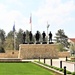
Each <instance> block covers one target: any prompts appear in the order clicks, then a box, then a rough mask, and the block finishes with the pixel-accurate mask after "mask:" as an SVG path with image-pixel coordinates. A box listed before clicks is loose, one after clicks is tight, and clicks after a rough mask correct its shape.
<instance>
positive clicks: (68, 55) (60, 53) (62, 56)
mask: <svg viewBox="0 0 75 75" xmlns="http://www.w3.org/2000/svg"><path fill="white" fill-rule="evenodd" d="M58 56H59V58H65V57H66V56H67V57H70V56H71V54H70V52H59V53H58Z"/></svg>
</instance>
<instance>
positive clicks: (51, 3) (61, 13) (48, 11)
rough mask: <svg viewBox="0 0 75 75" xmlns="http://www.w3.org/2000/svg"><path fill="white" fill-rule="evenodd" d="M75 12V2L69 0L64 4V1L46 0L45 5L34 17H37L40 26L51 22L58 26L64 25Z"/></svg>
mask: <svg viewBox="0 0 75 75" xmlns="http://www.w3.org/2000/svg"><path fill="white" fill-rule="evenodd" d="M74 10H75V4H74V0H68V1H66V2H64V3H62V0H45V2H44V4H42V5H41V6H39V8H38V10H37V11H35V12H34V15H35V16H37V18H38V23H39V24H40V23H41V24H42V23H45V22H47V21H49V22H51V23H53V24H54V23H55V24H56V25H62V24H63V23H64V22H65V19H67V17H69V16H70V15H71V13H72V12H73V11H74ZM69 18H70V17H69ZM69 20H70V19H69Z"/></svg>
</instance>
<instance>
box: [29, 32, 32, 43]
mask: <svg viewBox="0 0 75 75" xmlns="http://www.w3.org/2000/svg"><path fill="white" fill-rule="evenodd" d="M29 39H30V42H31V41H32V32H31V31H30V33H29Z"/></svg>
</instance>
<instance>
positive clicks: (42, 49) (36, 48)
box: [19, 44, 58, 59]
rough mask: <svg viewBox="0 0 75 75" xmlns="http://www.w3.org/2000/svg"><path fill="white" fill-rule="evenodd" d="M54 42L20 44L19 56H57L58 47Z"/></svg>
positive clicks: (24, 57) (26, 57) (30, 57)
mask: <svg viewBox="0 0 75 75" xmlns="http://www.w3.org/2000/svg"><path fill="white" fill-rule="evenodd" d="M57 46H58V45H56V44H20V46H19V58H22V59H35V58H39V57H40V58H49V59H50V58H58V49H57Z"/></svg>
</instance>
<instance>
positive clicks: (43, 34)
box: [42, 31, 46, 42]
mask: <svg viewBox="0 0 75 75" xmlns="http://www.w3.org/2000/svg"><path fill="white" fill-rule="evenodd" d="M45 36H46V34H45V31H43V33H42V37H43V42H44V41H45Z"/></svg>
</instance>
